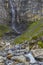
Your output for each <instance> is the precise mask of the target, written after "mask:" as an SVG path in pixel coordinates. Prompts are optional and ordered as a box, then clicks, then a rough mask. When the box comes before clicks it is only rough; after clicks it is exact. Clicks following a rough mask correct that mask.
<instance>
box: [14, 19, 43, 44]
mask: <svg viewBox="0 0 43 65" xmlns="http://www.w3.org/2000/svg"><path fill="white" fill-rule="evenodd" d="M34 36H43V20H40V21H36V22H34V23H32V24H31V25H30V27H28V29H27V30H26V31H25V32H24V33H23V34H22V35H20V36H18V37H17V38H15V40H14V43H17V44H19V43H22V42H24V41H25V40H28V41H29V40H31V39H32V38H33V37H34Z"/></svg>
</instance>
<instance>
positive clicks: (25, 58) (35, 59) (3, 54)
mask: <svg viewBox="0 0 43 65" xmlns="http://www.w3.org/2000/svg"><path fill="white" fill-rule="evenodd" d="M0 65H43V49H35V50H31V51H30V50H29V43H28V44H25V43H23V44H18V45H11V44H10V42H3V41H2V42H1V43H0Z"/></svg>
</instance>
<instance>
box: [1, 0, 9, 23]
mask: <svg viewBox="0 0 43 65" xmlns="http://www.w3.org/2000/svg"><path fill="white" fill-rule="evenodd" d="M7 18H8V12H7V11H6V10H5V8H4V4H3V1H2V0H0V24H6V22H8V19H7Z"/></svg>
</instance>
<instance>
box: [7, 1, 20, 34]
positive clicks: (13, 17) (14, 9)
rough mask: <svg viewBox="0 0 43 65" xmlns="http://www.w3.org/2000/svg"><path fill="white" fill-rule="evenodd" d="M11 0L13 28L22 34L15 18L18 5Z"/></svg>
mask: <svg viewBox="0 0 43 65" xmlns="http://www.w3.org/2000/svg"><path fill="white" fill-rule="evenodd" d="M8 1H9V5H10V10H11V16H12V21H11V22H12V23H11V24H12V29H13V30H14V31H15V32H16V33H17V34H20V32H19V31H18V30H17V29H16V25H17V24H16V19H15V17H16V16H15V14H16V6H15V3H13V1H12V0H8Z"/></svg>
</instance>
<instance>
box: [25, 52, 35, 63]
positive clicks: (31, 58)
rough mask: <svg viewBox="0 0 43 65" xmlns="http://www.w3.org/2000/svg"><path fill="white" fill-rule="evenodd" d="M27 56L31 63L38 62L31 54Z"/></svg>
mask: <svg viewBox="0 0 43 65" xmlns="http://www.w3.org/2000/svg"><path fill="white" fill-rule="evenodd" d="M25 56H26V57H27V58H29V59H30V63H36V60H35V58H34V57H33V55H32V53H31V52H30V53H28V54H26V55H25Z"/></svg>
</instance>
